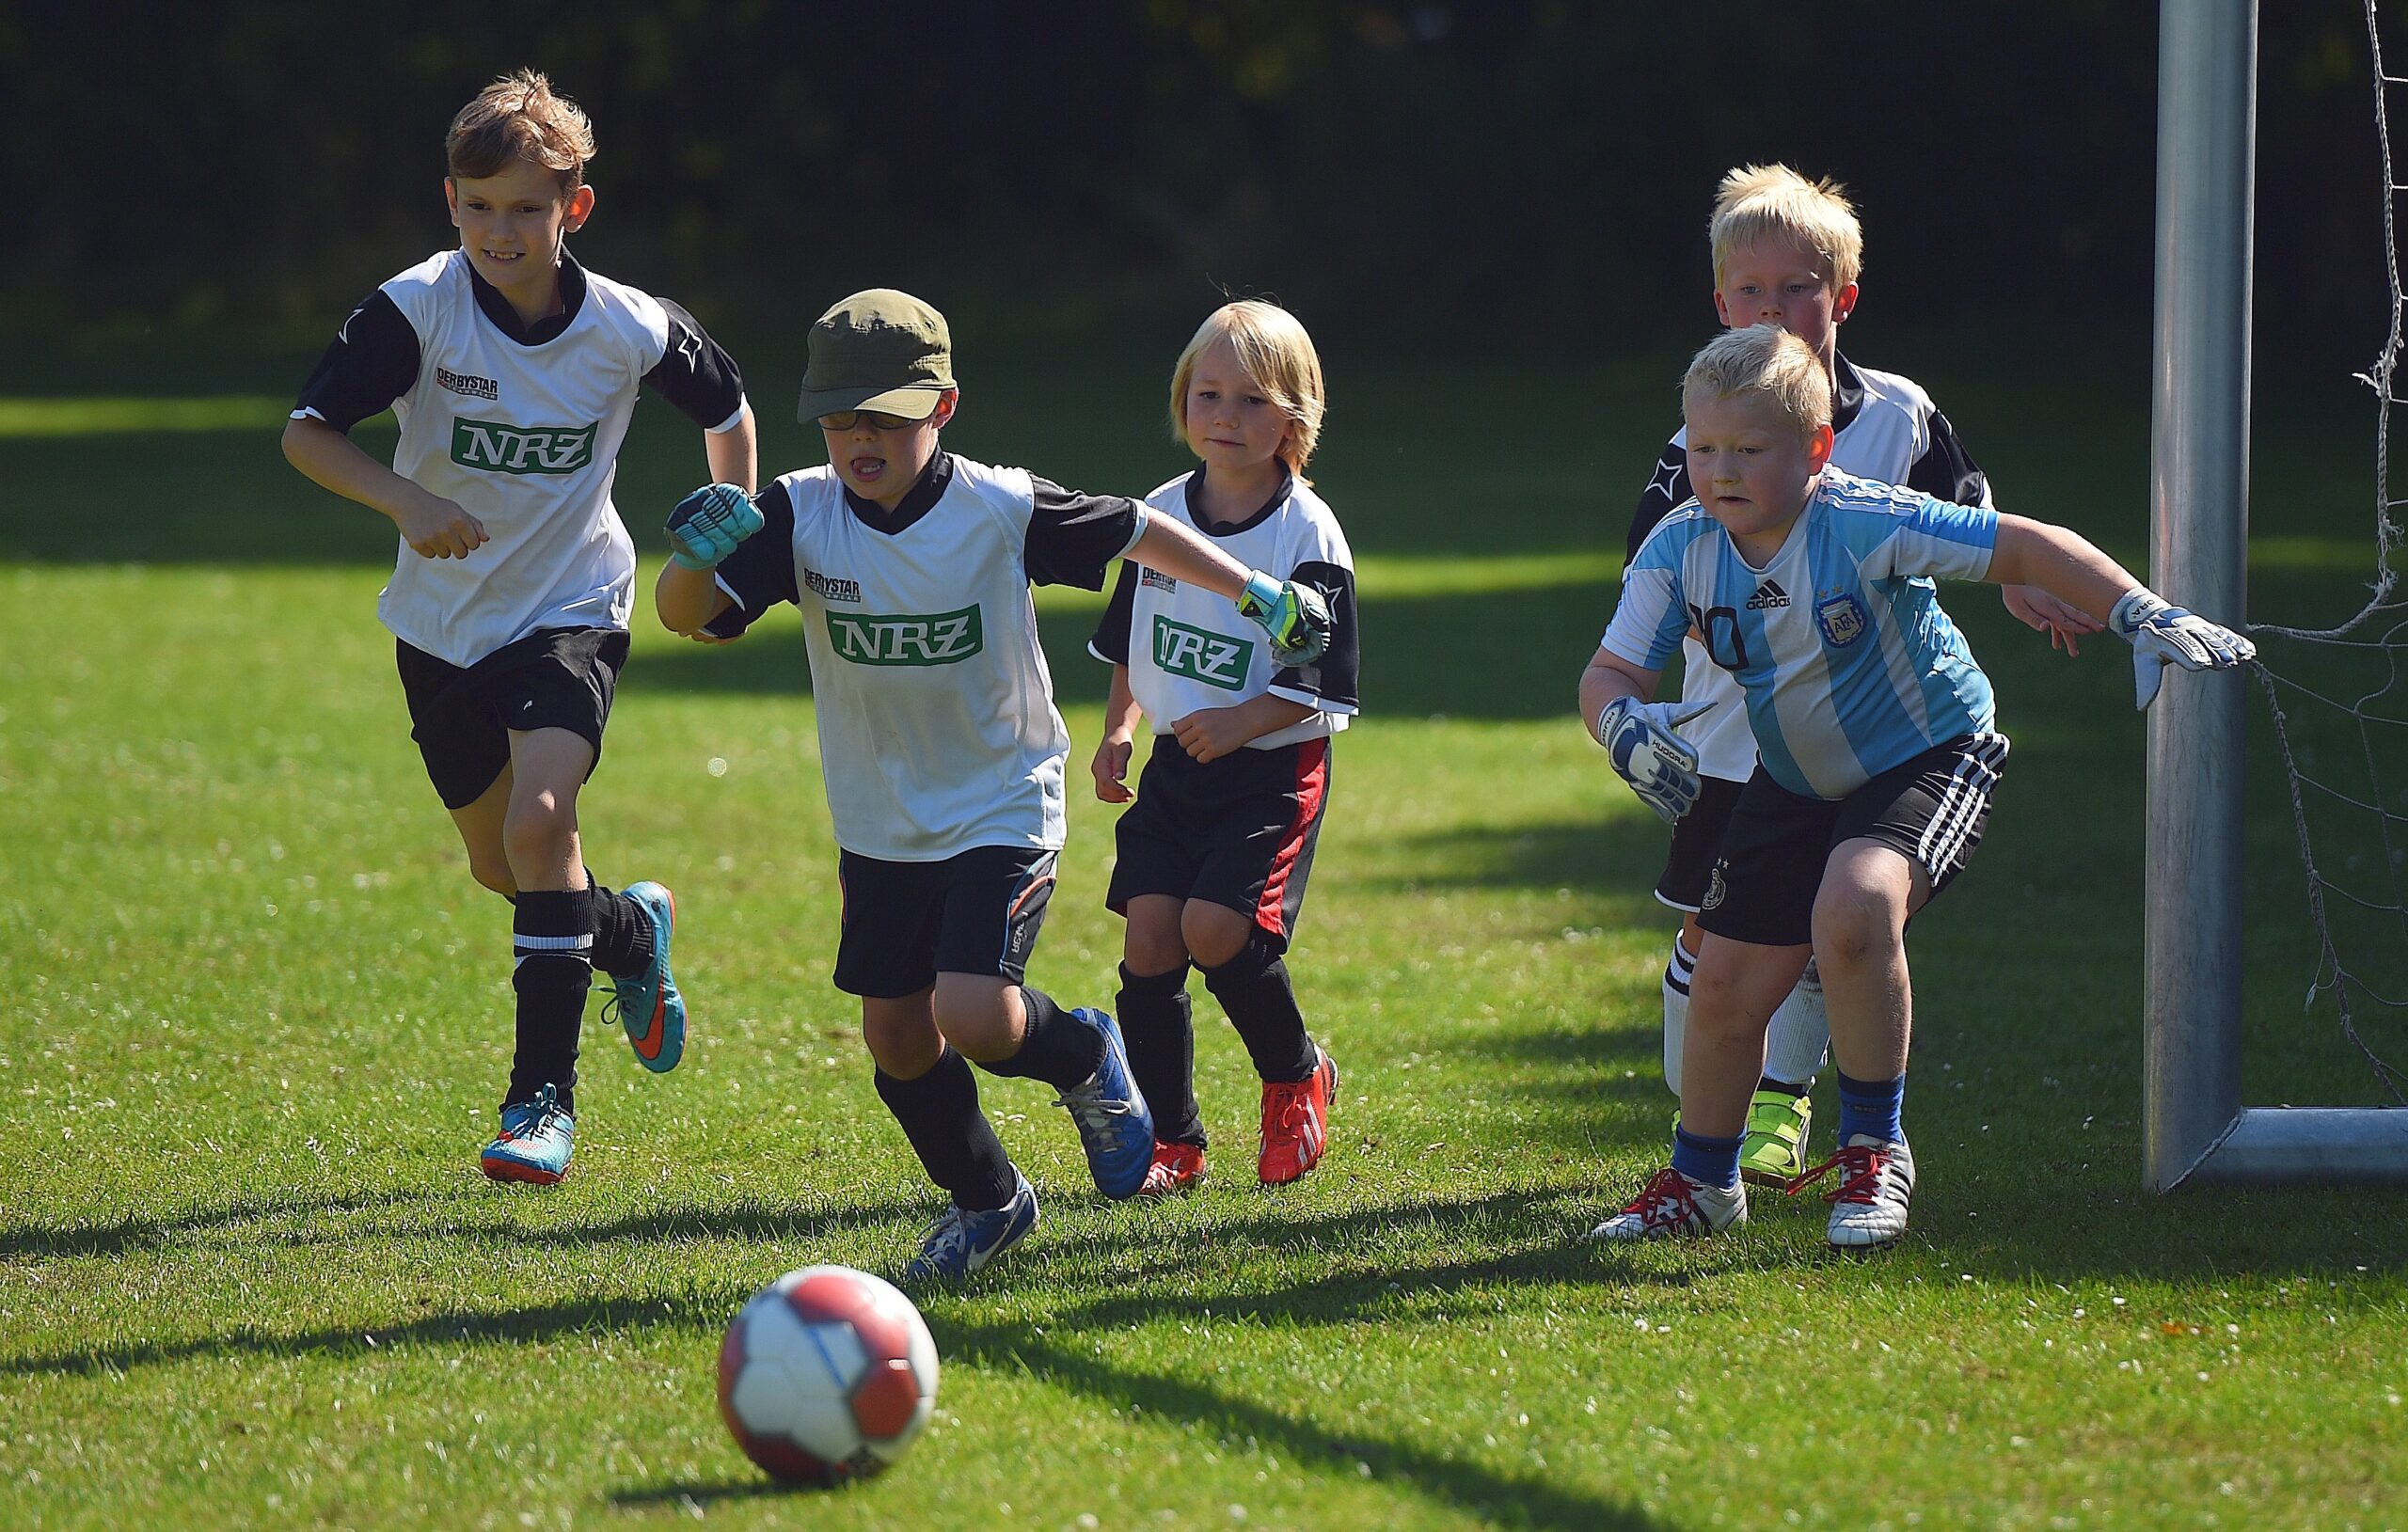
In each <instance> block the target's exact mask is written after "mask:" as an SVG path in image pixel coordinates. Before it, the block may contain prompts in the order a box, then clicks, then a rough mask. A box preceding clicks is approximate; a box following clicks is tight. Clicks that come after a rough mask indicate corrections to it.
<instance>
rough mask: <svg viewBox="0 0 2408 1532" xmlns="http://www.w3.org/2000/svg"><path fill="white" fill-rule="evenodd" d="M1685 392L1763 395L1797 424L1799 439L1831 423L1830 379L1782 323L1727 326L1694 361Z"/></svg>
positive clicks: (1685, 377) (1817, 358)
mask: <svg viewBox="0 0 2408 1532" xmlns="http://www.w3.org/2000/svg"><path fill="white" fill-rule="evenodd" d="M1681 393H1682V396H1683V397H1684V398H1686V397H1687V396H1688V395H1690V394H1699V393H1703V394H1711V395H1713V396H1714V397H1715V398H1717V399H1729V398H1730V397H1731V396H1732V395H1734V394H1743V393H1754V394H1762V395H1764V396H1765V397H1766V399H1768V400H1770V401H1771V402H1772V404H1773V407H1774V408H1776V409H1778V410H1780V411H1781V413H1782V415H1783V416H1785V417H1787V418H1788V419H1789V420H1790V421H1791V422H1792V423H1794V424H1795V425H1796V426H1797V427H1798V436H1799V438H1800V439H1802V440H1807V441H1812V440H1813V439H1814V434H1815V433H1816V432H1818V431H1820V430H1822V429H1823V428H1824V427H1826V426H1828V425H1830V423H1831V380H1830V374H1829V373H1827V372H1825V371H1823V359H1822V358H1821V357H1820V356H1817V355H1814V347H1812V346H1810V345H1808V344H1807V343H1806V342H1805V341H1803V340H1798V337H1796V336H1794V335H1792V334H1790V333H1789V332H1788V331H1787V330H1784V329H1782V327H1781V326H1780V325H1778V324H1751V325H1749V326H1748V327H1747V328H1746V329H1744V330H1725V331H1723V332H1722V333H1721V334H1720V335H1718V336H1716V337H1715V338H1714V339H1713V340H1709V341H1707V342H1706V345H1705V349H1703V351H1700V352H1699V353H1698V354H1697V355H1695V356H1693V357H1691V358H1690V359H1689V370H1688V371H1687V373H1686V374H1684V375H1683V376H1682V378H1681Z"/></svg>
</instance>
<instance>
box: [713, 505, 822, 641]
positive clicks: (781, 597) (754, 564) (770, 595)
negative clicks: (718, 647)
mask: <svg viewBox="0 0 2408 1532" xmlns="http://www.w3.org/2000/svg"><path fill="white" fill-rule="evenodd" d="M753 504H754V505H755V506H758V507H759V508H760V511H761V529H760V530H759V531H757V532H754V533H753V535H752V536H750V537H748V538H746V539H745V540H744V541H743V542H741V543H738V544H737V545H736V551H735V552H734V553H731V554H729V555H728V556H727V557H726V558H724V559H722V560H721V561H720V563H719V567H718V568H717V569H714V570H712V571H711V573H712V574H713V575H714V576H717V577H718V579H719V583H720V586H721V589H723V590H725V591H726V592H727V593H728V594H730V595H732V596H734V597H735V598H736V605H734V606H732V607H730V608H727V610H725V611H723V612H721V613H720V614H719V615H718V616H717V617H714V618H712V619H711V620H710V621H709V622H707V623H705V624H703V631H704V632H705V633H707V634H709V635H710V636H711V637H712V638H714V639H733V638H735V637H736V636H737V634H739V633H741V632H743V631H744V630H745V629H746V628H748V627H751V626H752V625H753V623H754V622H755V621H757V620H758V619H759V618H760V616H761V614H762V613H763V612H766V611H768V609H769V608H771V607H774V606H776V605H777V604H778V603H779V602H781V601H792V602H796V603H800V601H801V600H802V590H801V587H800V586H798V585H797V584H796V583H795V573H794V497H792V496H790V495H788V494H787V493H786V486H785V485H784V484H776V483H773V484H771V485H770V486H769V487H768V488H767V489H765V490H763V491H762V492H761V493H760V494H758V495H755V496H753Z"/></svg>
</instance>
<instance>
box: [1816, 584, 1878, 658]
mask: <svg viewBox="0 0 2408 1532" xmlns="http://www.w3.org/2000/svg"><path fill="white" fill-rule="evenodd" d="M1814 622H1815V624H1816V625H1817V626H1819V627H1821V628H1822V630H1823V637H1824V638H1825V639H1827V640H1830V645H1831V647H1832V648H1834V649H1845V648H1846V647H1847V646H1848V645H1849V644H1852V643H1854V642H1855V641H1856V640H1859V639H1861V638H1862V637H1864V630H1865V629H1866V628H1867V627H1868V626H1870V625H1871V623H1870V620H1869V619H1868V618H1867V617H1866V616H1865V611H1864V603H1862V602H1861V601H1859V600H1857V599H1856V597H1854V596H1852V595H1846V594H1841V595H1835V596H1825V597H1824V598H1823V599H1822V600H1820V601H1817V602H1816V603H1814Z"/></svg>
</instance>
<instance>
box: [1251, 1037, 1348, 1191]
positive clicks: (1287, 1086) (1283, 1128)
mask: <svg viewBox="0 0 2408 1532" xmlns="http://www.w3.org/2000/svg"><path fill="white" fill-rule="evenodd" d="M1313 1054H1314V1058H1315V1060H1316V1062H1315V1063H1314V1065H1313V1072H1312V1073H1311V1074H1308V1075H1307V1076H1306V1077H1305V1078H1304V1079H1302V1080H1299V1081H1295V1082H1280V1081H1266V1082H1263V1086H1262V1160H1261V1162H1260V1164H1259V1166H1258V1167H1257V1174H1258V1175H1259V1176H1260V1177H1261V1178H1262V1184H1263V1185H1265V1186H1285V1185H1287V1184H1288V1183H1289V1182H1290V1181H1292V1180H1295V1179H1296V1178H1297V1177H1301V1176H1303V1175H1304V1173H1305V1172H1307V1171H1308V1170H1310V1169H1312V1168H1313V1167H1314V1166H1315V1165H1318V1164H1320V1163H1321V1157H1322V1156H1323V1154H1325V1153H1327V1152H1328V1150H1329V1108H1330V1103H1332V1102H1333V1101H1336V1100H1337V1099H1338V1065H1337V1064H1336V1063H1335V1062H1334V1061H1333V1060H1332V1059H1331V1058H1330V1056H1329V1055H1328V1054H1327V1053H1325V1052H1323V1051H1322V1050H1320V1049H1315V1050H1313Z"/></svg>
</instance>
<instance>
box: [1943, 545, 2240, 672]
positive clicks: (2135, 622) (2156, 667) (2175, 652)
mask: <svg viewBox="0 0 2408 1532" xmlns="http://www.w3.org/2000/svg"><path fill="white" fill-rule="evenodd" d="M1985 577H1986V578H1988V580H1990V581H1991V582H1992V583H1994V584H1999V585H2036V586H2038V587H2039V588H2040V589H2042V590H2043V591H2046V592H2049V593H2050V594H2051V595H2053V596H2055V597H2057V598H2058V599H2059V600H2061V601H2064V602H2066V603H2067V604H2068V605H2070V606H2073V607H2077V608H2081V609H2082V610H2083V611H2085V612H2087V613H2089V614H2090V615H2091V616H2093V617H2096V618H2099V619H2100V620H2101V621H2102V622H2104V623H2105V624H2106V625H2107V628H2108V630H2109V631H2110V632H2113V633H2114V634H2115V635H2116V636H2117V637H2118V638H2121V639H2125V640H2129V641H2130V642H2131V646H2132V682H2133V695H2134V699H2135V700H2134V702H2133V704H2132V705H2133V706H2135V707H2147V705H2148V704H2149V703H2152V702H2154V701H2155V700H2156V699H2157V688H2158V684H2159V683H2160V682H2161V681H2162V680H2163V679H2164V675H2165V667H2166V666H2168V665H2179V666H2181V667H2182V668H2183V669H2184V670H2186V671H2222V670H2229V669H2230V668H2232V667H2233V666H2235V665H2238V664H2240V663H2242V661H2243V660H2246V659H2250V658H2253V657H2255V656H2256V655H2257V645H2256V644H2253V643H2251V642H2250V641H2249V640H2247V639H2244V638H2242V636H2241V635H2240V634H2238V633H2235V632H2233V631H2232V630H2231V629H2229V628H2226V627H2223V626H2220V625H2218V624H2214V623H2210V622H2209V621H2208V620H2207V619H2206V618H2204V617H2200V616H2198V615H2196V614H2195V613H2193V612H2189V611H2186V610H2184V609H2183V608H2180V607H2176V606H2170V605H2168V604H2167V603H2166V601H2165V599H2164V598H2163V597H2162V596H2160V595H2159V594H2158V593H2157V592H2154V591H2151V590H2150V589H2149V588H2148V587H2147V586H2146V585H2143V584H2142V583H2141V582H2140V581H2139V580H2137V579H2134V578H2133V577H2132V576H2131V572H2130V571H2128V570H2126V569H2125V568H2124V566H2123V565H2121V564H2119V563H2117V562H2116V561H2115V560H2113V559H2110V558H2109V557H2107V555H2106V554H2104V553H2102V552H2100V551H2099V548H2098V547H2097V546H2095V545H2093V544H2092V543H2091V542H2090V541H2089V539H2087V538H2085V537H2083V535H2082V534H2081V533H2079V532H2076V531H2072V530H2070V529H2067V528H2064V527H2058V526H2054V525H2052V524H2051V523H2049V522H2045V521H2033V520H2030V519H2028V518H2026V517H2023V516H2007V515H2002V516H2000V517H1999V518H1998V542H1997V545H1996V547H1995V548H1994V549H1993V550H1992V552H1991V554H1990V567H1989V573H1988V575H1987V576H1985Z"/></svg>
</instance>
